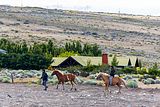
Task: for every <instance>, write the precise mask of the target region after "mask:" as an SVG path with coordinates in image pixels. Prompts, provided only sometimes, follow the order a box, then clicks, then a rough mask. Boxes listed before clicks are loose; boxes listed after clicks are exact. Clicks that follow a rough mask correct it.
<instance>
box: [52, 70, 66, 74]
mask: <svg viewBox="0 0 160 107" xmlns="http://www.w3.org/2000/svg"><path fill="white" fill-rule="evenodd" d="M55 71H57V72H59V73H60V74H62V75H64V73H63V72H62V71H60V70H58V69H54V70H53V72H55Z"/></svg>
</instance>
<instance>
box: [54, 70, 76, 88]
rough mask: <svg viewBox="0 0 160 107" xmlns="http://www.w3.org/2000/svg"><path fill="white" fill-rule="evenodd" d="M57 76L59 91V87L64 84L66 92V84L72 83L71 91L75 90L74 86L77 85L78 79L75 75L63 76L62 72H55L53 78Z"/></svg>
mask: <svg viewBox="0 0 160 107" xmlns="http://www.w3.org/2000/svg"><path fill="white" fill-rule="evenodd" d="M53 75H56V76H57V78H58V84H57V89H58V85H59V84H60V83H62V86H63V90H64V83H65V82H68V81H70V83H71V85H72V87H71V90H72V89H73V85H74V84H75V85H76V82H75V79H76V75H74V74H63V73H62V72H61V71H59V70H53V72H52V74H51V76H53ZM76 90H77V89H76V87H75V91H76Z"/></svg>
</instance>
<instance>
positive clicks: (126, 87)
mask: <svg viewBox="0 0 160 107" xmlns="http://www.w3.org/2000/svg"><path fill="white" fill-rule="evenodd" d="M121 81H122V83H123V85H124V86H125V87H126V88H127V89H128V87H127V85H126V83H125V81H124V80H123V79H121Z"/></svg>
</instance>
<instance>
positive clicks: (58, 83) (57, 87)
mask: <svg viewBox="0 0 160 107" xmlns="http://www.w3.org/2000/svg"><path fill="white" fill-rule="evenodd" d="M60 83H61V82H60V81H58V84H57V88H56V89H58V85H59V84H60Z"/></svg>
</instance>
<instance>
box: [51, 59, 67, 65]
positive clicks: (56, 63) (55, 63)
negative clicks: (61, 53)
mask: <svg viewBox="0 0 160 107" xmlns="http://www.w3.org/2000/svg"><path fill="white" fill-rule="evenodd" d="M67 58H68V57H53V58H52V63H51V66H58V65H60V64H61V63H62V62H63V61H65V60H66V59H67Z"/></svg>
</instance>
